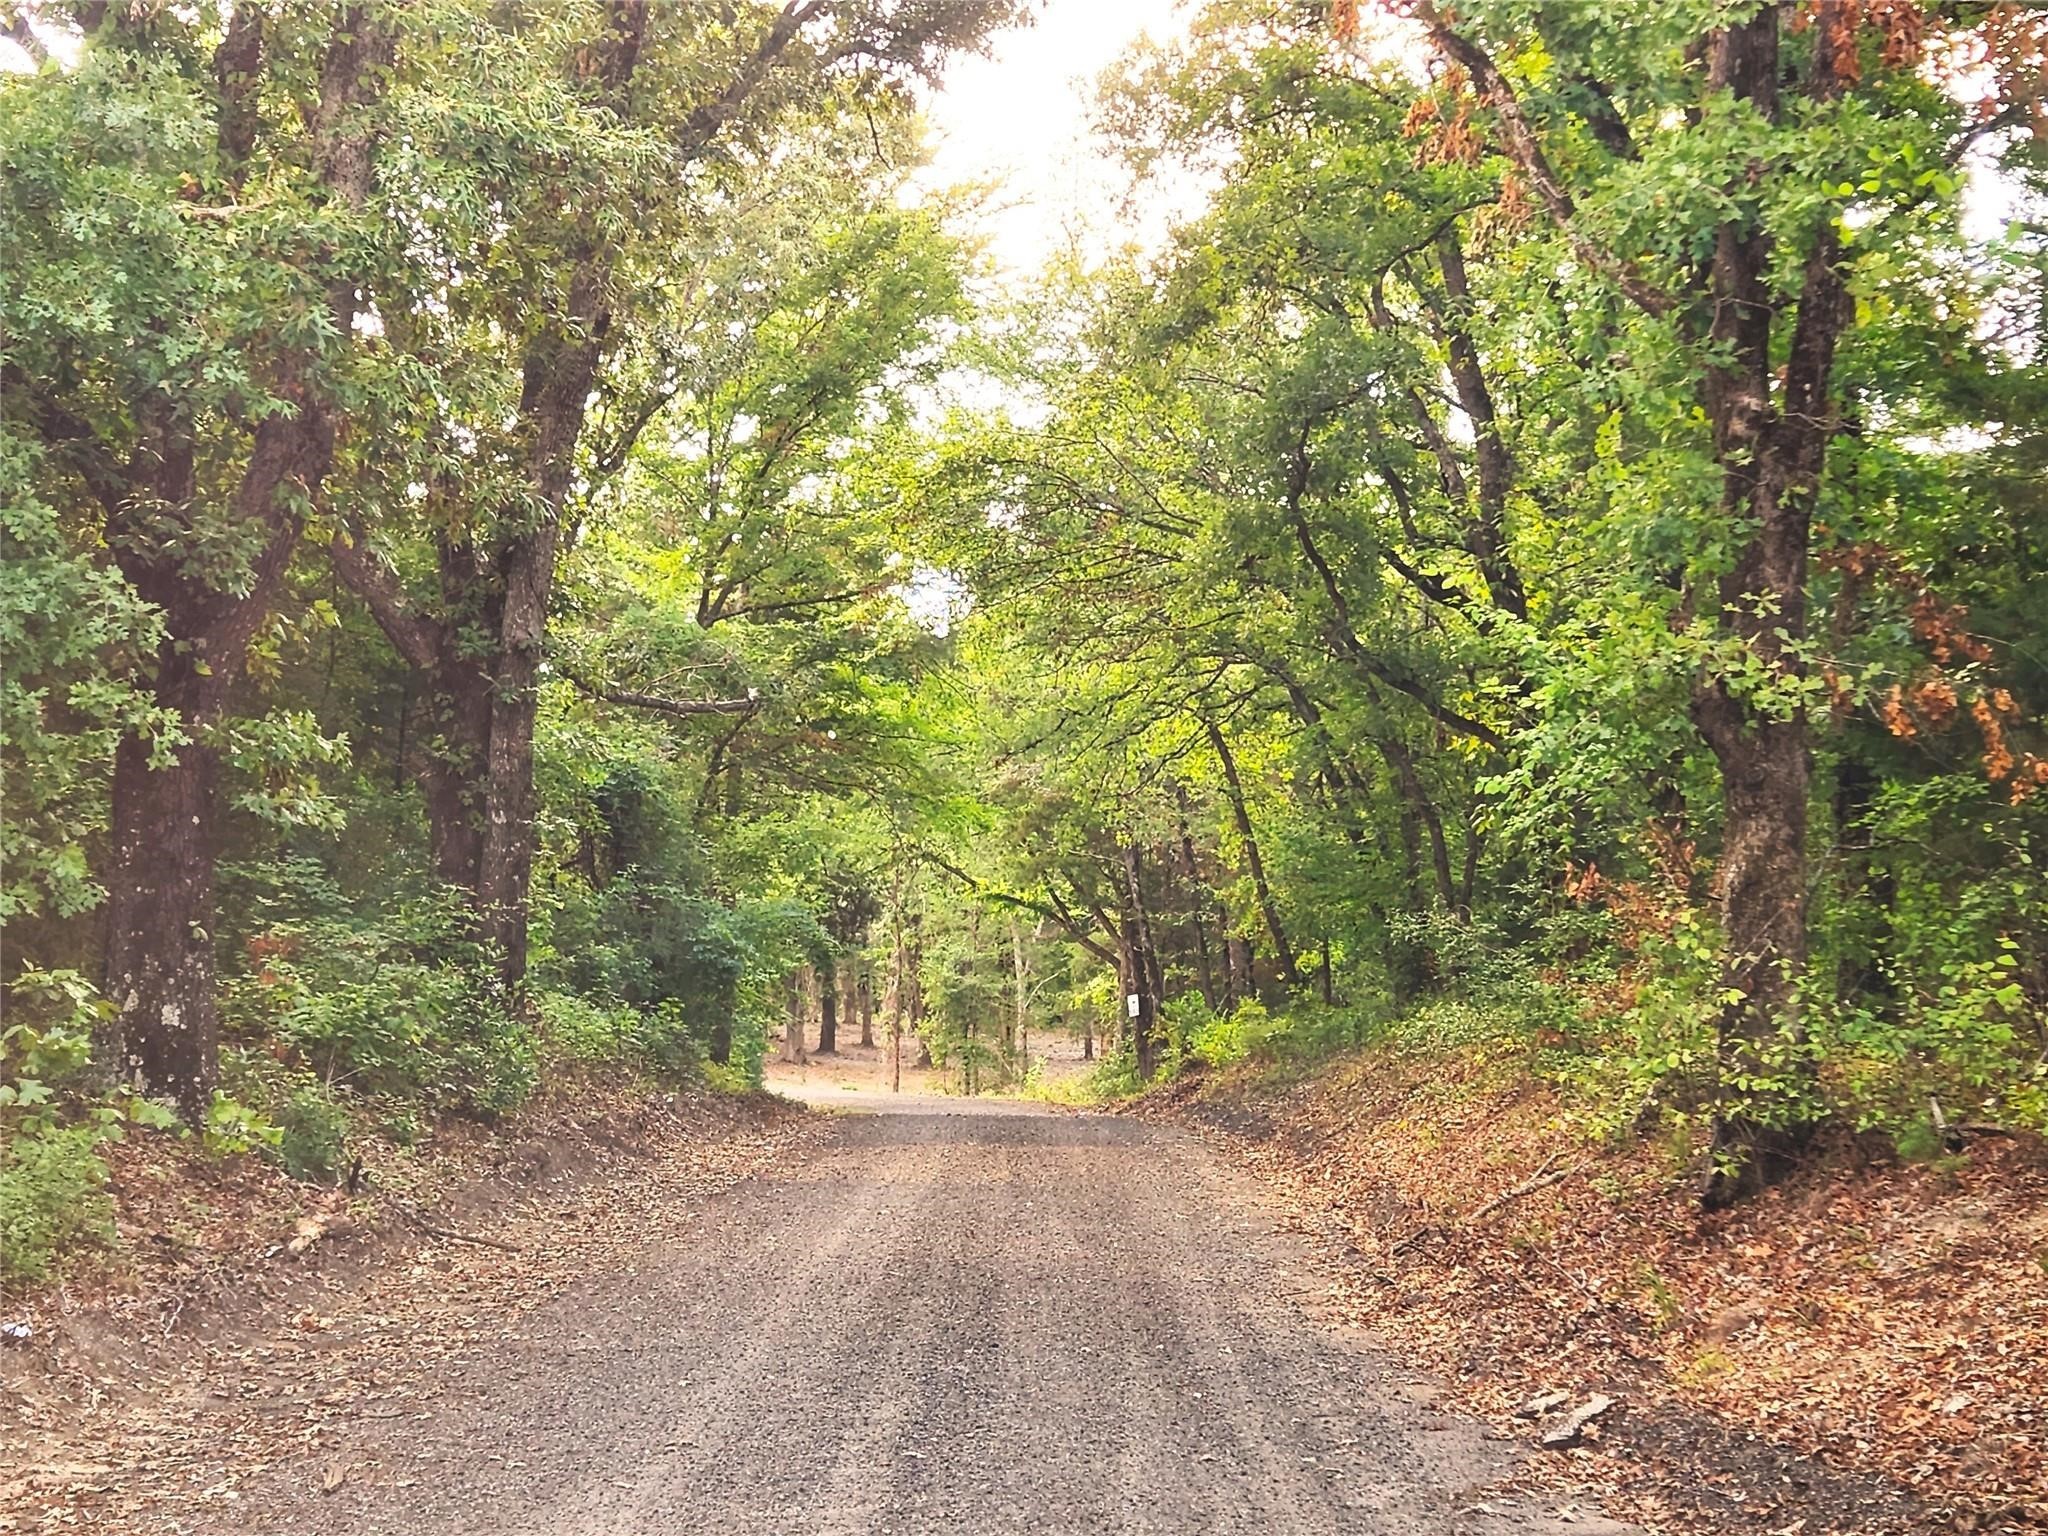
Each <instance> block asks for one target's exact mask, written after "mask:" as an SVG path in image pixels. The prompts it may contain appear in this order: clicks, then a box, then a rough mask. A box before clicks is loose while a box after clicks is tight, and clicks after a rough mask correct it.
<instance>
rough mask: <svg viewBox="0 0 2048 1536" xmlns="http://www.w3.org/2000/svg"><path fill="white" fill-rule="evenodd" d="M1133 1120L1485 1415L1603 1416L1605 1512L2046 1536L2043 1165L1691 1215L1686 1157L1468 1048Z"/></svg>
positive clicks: (1383, 1055)
mask: <svg viewBox="0 0 2048 1536" xmlns="http://www.w3.org/2000/svg"><path fill="white" fill-rule="evenodd" d="M1137 1112H1138V1113H1139V1114H1141V1115H1143V1116H1144V1117H1146V1118H1148V1119H1155V1120H1165V1121H1168V1122H1171V1123H1174V1124H1176V1125H1181V1126H1186V1127H1189V1128H1192V1129H1193V1130H1195V1131H1196V1132H1197V1133H1198V1134H1200V1135H1202V1136H1203V1137H1204V1138H1205V1139H1207V1140H1209V1141H1210V1142H1211V1143H1212V1144H1213V1145H1215V1146H1217V1147H1218V1148H1219V1149H1220V1150H1223V1151H1225V1152H1227V1153H1228V1154H1229V1155H1230V1156H1232V1157H1233V1158H1235V1159H1236V1160H1237V1161H1238V1162H1239V1163H1240V1165H1242V1166H1244V1167H1246V1168H1248V1169H1249V1170H1250V1171H1251V1172H1252V1173H1254V1174H1255V1175H1256V1176H1257V1177H1258V1178H1259V1179H1260V1180H1261V1181H1262V1183H1263V1184H1264V1185H1265V1186H1266V1187H1267V1188H1268V1189H1269V1190H1270V1191H1272V1192H1273V1193H1274V1194H1275V1195H1276V1196H1277V1197H1278V1198H1279V1199H1281V1200H1282V1202H1283V1203H1284V1204H1285V1205H1286V1206H1287V1207H1288V1209H1289V1210H1290V1211H1291V1212H1292V1213H1293V1217H1294V1220H1295V1223H1296V1224H1297V1226H1298V1228H1299V1229H1300V1230H1301V1231H1302V1232H1304V1233H1305V1234H1306V1235H1308V1236H1309V1237H1310V1239H1311V1241H1312V1242H1313V1244H1314V1245H1315V1247H1316V1248H1317V1250H1318V1251H1319V1252H1320V1253H1321V1254H1322V1255H1323V1256H1324V1258H1325V1259H1326V1260H1327V1261H1328V1263H1329V1265H1330V1267H1331V1269H1332V1272H1333V1273H1334V1274H1335V1275H1336V1276H1337V1277H1338V1278H1337V1280H1336V1281H1335V1283H1334V1284H1333V1286H1332V1288H1331V1293H1330V1297H1331V1302H1332V1305H1333V1306H1335V1307H1336V1308H1337V1309H1338V1310H1339V1311H1341V1312H1342V1313H1343V1314H1344V1315H1345V1316H1347V1317H1349V1318H1351V1319H1353V1320H1354V1321H1356V1322H1358V1323H1360V1324H1361V1325H1363V1326H1365V1327H1368V1328H1371V1329H1373V1330H1374V1331H1375V1332H1376V1333H1378V1334H1380V1335H1381V1336H1382V1337H1384V1338H1386V1339H1387V1340H1388V1341H1389V1342H1390V1343H1391V1344H1393V1345H1394V1346H1396V1347H1399V1348H1402V1349H1404V1350H1408V1351H1412V1352H1413V1354H1414V1357H1415V1358H1416V1359H1417V1360H1418V1361H1420V1362H1421V1363H1422V1364H1424V1365H1425V1366H1428V1367H1430V1368H1433V1369H1436V1370H1438V1371H1440V1372H1442V1373H1444V1375H1445V1376H1446V1377H1447V1378H1449V1379H1452V1380H1454V1381H1457V1382H1459V1383H1460V1389H1459V1395H1460V1397H1461V1399H1462V1400H1463V1401H1465V1402H1467V1403H1468V1404H1470V1405H1471V1406H1473V1407H1474V1408H1476V1409H1478V1410H1479V1411H1481V1412H1484V1413H1487V1414H1489V1415H1491V1416H1493V1417H1495V1418H1497V1419H1500V1420H1502V1421H1505V1419H1506V1416H1507V1414H1508V1412H1509V1410H1510V1409H1511V1408H1512V1407H1514V1406H1515V1405H1516V1404H1518V1403H1520V1402H1523V1401H1526V1400H1528V1399H1529V1398H1530V1397H1532V1396H1533V1395H1535V1394H1537V1393H1540V1392H1543V1391H1546V1390H1566V1391H1572V1392H1576V1393H1579V1394H1585V1393H1589V1392H1602V1391H1609V1392H1614V1393H1616V1394H1617V1395H1619V1396H1620V1397H1621V1398H1622V1400H1623V1401H1622V1408H1621V1411H1619V1412H1617V1413H1616V1414H1614V1415H1613V1416H1612V1417H1611V1418H1610V1419H1607V1420H1603V1422H1602V1423H1601V1425H1599V1426H1598V1427H1597V1434H1598V1436H1600V1437H1602V1443H1603V1444H1604V1445H1605V1447H1606V1448H1607V1452H1610V1453H1611V1454H1607V1453H1602V1452H1591V1451H1580V1452H1574V1453H1572V1454H1573V1456H1574V1457H1575V1458H1577V1459H1578V1460H1580V1461H1581V1462H1583V1463H1584V1464H1585V1465H1584V1466H1582V1467H1580V1468H1578V1469H1576V1470H1575V1472H1574V1475H1588V1474H1589V1473H1594V1474H1597V1475H1599V1476H1601V1477H1602V1478H1603V1479H1604V1480H1605V1482H1606V1483H1607V1484H1608V1485H1609V1487H1610V1488H1611V1489H1612V1490H1613V1491H1614V1493H1613V1498H1612V1500H1611V1502H1612V1503H1614V1505H1615V1507H1616V1508H1617V1509H1623V1508H1632V1509H1634V1510H1636V1511H1637V1512H1639V1513H1654V1512H1655V1511H1657V1510H1659V1509H1669V1510H1672V1511H1675V1512H1676V1514H1677V1516H1678V1518H1680V1519H1681V1520H1683V1521H1684V1522H1685V1523H1686V1524H1687V1525H1689V1526H1697V1528H1700V1529H1715V1530H1719V1529H1726V1530H1731V1531H1749V1530H1766V1529H1768V1530H1779V1529H1797V1530H1798V1531H1800V1532H1801V1533H1802V1536H1817V1533H1819V1532H1823V1531H1830V1530H1839V1531H1844V1532H1854V1533H1857V1536H1877V1533H1881V1532H1891V1531H1898V1532H1915V1533H1919V1532H1926V1531H1929V1530H1953V1531H2022V1530H2027V1531H2031V1530H2036V1529H2042V1528H2048V1459H2044V1457H2048V1452H2044V1444H2048V1410H2044V1409H2043V1407H2042V1404H2043V1403H2044V1402H2048V1166H2044V1161H2043V1158H2042V1156H2041V1152H2040V1149H2039V1148H2038V1147H2031V1146H2025V1145H2022V1144H2020V1143H2017V1142H2013V1141H2005V1140H1983V1141H1977V1142H1973V1143H1972V1145H1971V1149H1970V1155H1969V1156H1968V1157H1966V1158H1950V1159H1944V1160H1942V1161H1941V1162H1939V1163H1936V1164H1932V1165H1924V1166H1919V1165H1901V1164H1900V1163H1898V1162H1897V1161H1896V1160H1894V1159H1882V1158H1877V1157H1876V1156H1875V1155H1874V1154H1872V1155H1869V1156H1865V1155H1863V1154H1860V1153H1859V1152H1858V1150H1857V1149H1856V1148H1855V1147H1853V1146H1850V1145H1838V1146H1836V1147H1833V1148H1832V1149H1828V1155H1826V1156H1824V1157H1822V1158H1821V1159H1819V1160H1817V1163H1816V1166H1814V1167H1813V1168H1812V1169H1810V1170H1809V1171H1808V1172H1806V1173H1805V1174H1803V1175H1802V1176H1801V1177H1800V1178H1798V1179H1797V1180H1795V1181H1794V1182H1792V1183H1791V1184H1789V1185H1787V1186H1786V1187H1784V1188H1782V1189H1778V1190H1774V1191H1771V1192H1769V1193H1768V1194H1767V1195H1766V1196H1765V1197H1764V1198H1763V1199H1762V1200H1760V1201H1758V1202H1756V1203H1754V1204H1751V1205H1749V1206H1747V1207H1744V1208H1741V1209H1738V1210H1736V1211H1733V1212H1729V1213H1725V1214H1723V1215H1720V1216H1716V1217H1711V1218H1709V1217H1702V1216H1701V1215H1700V1214H1699V1212H1698V1210H1697V1207H1696V1205H1695V1203H1694V1202H1693V1200H1692V1198H1691V1191H1692V1184H1691V1182H1690V1181H1689V1180H1688V1179H1687V1178H1686V1176H1685V1173H1686V1170H1685V1168H1684V1157H1685V1149H1684V1148H1683V1147H1682V1146H1680V1145H1678V1144H1675V1143H1674V1144H1671V1145H1663V1144H1659V1143H1656V1142H1652V1141H1631V1142H1629V1143H1627V1144H1625V1145H1621V1146H1605V1147H1596V1146H1593V1145H1589V1144H1586V1143H1584V1142H1583V1141H1581V1140H1580V1139H1579V1138H1578V1137H1577V1136H1576V1135H1575V1134H1574V1132H1573V1130H1572V1129H1571V1117H1570V1116H1569V1115H1568V1114H1566V1113H1565V1110H1564V1106H1562V1105H1561V1104H1560V1103H1559V1102H1558V1101H1557V1100H1556V1099H1555V1098H1554V1097H1553V1096H1552V1095H1551V1094H1550V1093H1549V1092H1548V1090H1546V1089H1545V1088H1544V1087H1542V1085H1540V1084H1538V1083H1535V1082H1532V1081H1531V1080H1530V1079H1529V1078H1528V1077H1527V1076H1526V1075H1525V1074H1522V1073H1520V1072H1518V1071H1515V1070H1512V1069H1511V1068H1509V1067H1507V1066H1504V1065H1502V1064H1500V1063H1489V1062H1488V1061H1486V1060H1485V1059H1484V1058H1483V1057H1482V1056H1480V1055H1479V1054H1477V1053H1473V1052H1462V1053H1461V1052H1457V1051H1444V1052H1441V1053H1439V1054H1436V1055H1433V1056H1430V1057H1427V1058H1419V1057H1415V1056H1412V1055H1407V1056H1404V1055H1402V1054H1399V1053H1396V1052H1391V1051H1372V1050H1368V1051H1365V1052H1362V1053H1359V1054H1357V1055H1354V1056H1351V1057H1346V1058H1343V1059H1340V1060H1337V1061H1334V1062H1330V1063H1327V1064H1325V1065H1323V1066H1322V1067H1320V1068H1318V1069H1316V1070H1315V1072H1314V1073H1313V1075H1310V1076H1306V1077H1303V1076H1300V1075H1298V1074H1296V1075H1289V1074H1280V1073H1269V1074H1263V1075H1262V1074H1260V1073H1258V1072H1256V1071H1251V1070H1238V1071H1234V1072H1230V1073H1223V1074H1214V1075H1206V1076H1203V1075H1197V1076H1192V1077H1188V1078H1184V1079H1182V1080H1181V1081H1179V1082H1178V1083H1175V1084H1173V1085H1172V1086H1170V1087H1168V1088H1165V1089H1161V1090H1157V1091H1155V1092H1154V1093H1153V1094H1151V1095H1150V1096H1148V1097H1147V1098H1145V1099H1143V1100H1140V1101H1138V1104H1137ZM1475 1215H1476V1219H1475ZM1800 1522H1803V1523H1800Z"/></svg>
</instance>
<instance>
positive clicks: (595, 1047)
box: [533, 992, 638, 1062]
mask: <svg viewBox="0 0 2048 1536" xmlns="http://www.w3.org/2000/svg"><path fill="white" fill-rule="evenodd" d="M533 1011H534V1015H535V1017H536V1018H538V1019H539V1020H540V1033H541V1039H542V1041H543V1043H544V1044H545V1045H546V1046H547V1048H548V1049H549V1051H550V1052H552V1053H553V1054H554V1055H556V1056H559V1057H561V1058H562V1059H563V1060H565V1061H582V1062H605V1061H616V1060H618V1058H619V1057H620V1056H622V1055H623V1054H625V1052H626V1050H627V1049H628V1048H629V1047H630V1046H631V1044H632V1039H633V1030H634V1027H635V1025H636V1023H637V1021H638V1016H637V1015H636V1014H635V1013H634V1011H633V1010H632V1009H631V1008H624V1007H618V1006H612V1007H606V1006H603V1005H601V1004H598V1003H594V1002H592V1001H591V1000H590V999H589V998H586V997H578V996H577V995H576V994H574V993H573V992H538V993H536V994H534V999H533Z"/></svg>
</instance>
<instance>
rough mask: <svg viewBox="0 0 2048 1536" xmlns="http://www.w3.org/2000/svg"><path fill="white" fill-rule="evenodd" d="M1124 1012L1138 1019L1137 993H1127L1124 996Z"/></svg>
mask: <svg viewBox="0 0 2048 1536" xmlns="http://www.w3.org/2000/svg"><path fill="white" fill-rule="evenodd" d="M1124 1012H1126V1013H1128V1014H1129V1015H1130V1016H1131V1017H1132V1018H1134V1019H1135V1018H1136V1017H1137V1016H1138V994H1137V993H1135V992H1126V993H1125V994H1124Z"/></svg>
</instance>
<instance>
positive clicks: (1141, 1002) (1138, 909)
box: [1116, 842, 1160, 1081]
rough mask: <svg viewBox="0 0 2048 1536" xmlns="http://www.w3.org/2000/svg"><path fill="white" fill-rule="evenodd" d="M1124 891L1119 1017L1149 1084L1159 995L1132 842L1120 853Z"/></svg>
mask: <svg viewBox="0 0 2048 1536" xmlns="http://www.w3.org/2000/svg"><path fill="white" fill-rule="evenodd" d="M1123 864H1124V888H1123V892H1122V899H1121V901H1120V903H1119V905H1120V906H1121V908H1122V912H1121V914H1120V917H1119V921H1118V925H1117V947H1116V952H1117V972H1118V975H1119V978H1120V980H1121V982H1122V991H1123V997H1122V999H1121V1001H1122V1003H1123V1005H1124V1007H1123V1012H1122V1014H1121V1015H1120V1017H1121V1020H1122V1022H1123V1024H1124V1025H1125V1026H1126V1027H1127V1028H1128V1029H1129V1030H1130V1032H1131V1036H1130V1037H1131V1049H1132V1053H1133V1055H1134V1056H1135V1057H1136V1059H1137V1064H1138V1077H1139V1079H1140V1080H1141V1081H1150V1079H1151V1077H1152V1074H1153V1073H1154V1072H1155V1071H1157V1070H1158V1067H1159V1043H1160V1042H1159V995H1158V991H1157V989H1156V987H1155V985H1154V975H1155V972H1154V968H1153V963H1152V960H1151V957H1150V956H1149V955H1148V954H1147V953H1146V945H1145V919H1144V909H1143V907H1142V906H1141V905H1140V897H1139V890H1140V882H1139V869H1140V856H1139V852H1138V846H1137V844H1136V843H1135V842H1133V843H1130V844H1127V845H1126V846H1125V847H1124V849H1123Z"/></svg>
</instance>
